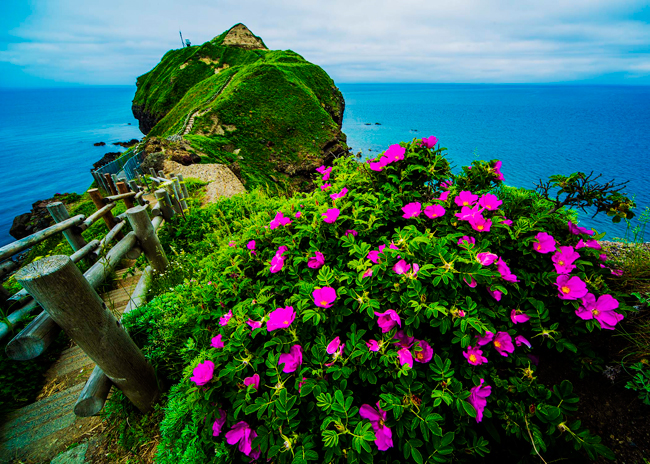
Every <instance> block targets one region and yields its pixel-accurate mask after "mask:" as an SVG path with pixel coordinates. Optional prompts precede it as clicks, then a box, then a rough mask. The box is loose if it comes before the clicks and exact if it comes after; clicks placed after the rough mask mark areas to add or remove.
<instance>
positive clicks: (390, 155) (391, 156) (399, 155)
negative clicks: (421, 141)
mask: <svg viewBox="0 0 650 464" xmlns="http://www.w3.org/2000/svg"><path fill="white" fill-rule="evenodd" d="M405 154H406V148H404V147H402V146H400V145H398V144H395V145H391V146H390V147H388V150H386V153H384V156H382V159H383V158H385V159H386V165H388V164H390V163H394V162H395V161H401V160H403V159H404V155H405Z"/></svg>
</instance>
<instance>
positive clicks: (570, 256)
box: [551, 246, 580, 274]
mask: <svg viewBox="0 0 650 464" xmlns="http://www.w3.org/2000/svg"><path fill="white" fill-rule="evenodd" d="M578 258H580V253H578V252H577V251H575V250H574V249H573V247H570V246H562V247H560V250H559V251H558V252H557V253H555V254H554V255H553V257H552V258H551V261H553V265H554V266H555V271H556V272H557V273H558V274H569V273H571V271H572V270H574V269H575V268H576V267H575V265H574V264H573V262H574V261H575V260H576V259H578Z"/></svg>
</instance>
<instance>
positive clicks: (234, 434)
mask: <svg viewBox="0 0 650 464" xmlns="http://www.w3.org/2000/svg"><path fill="white" fill-rule="evenodd" d="M256 437H257V433H255V432H254V431H253V430H251V428H250V427H249V426H248V424H247V423H246V422H244V421H240V422H237V423H236V424H235V425H233V427H232V428H231V429H230V431H229V432H227V433H226V442H228V444H229V445H236V444H237V443H239V451H241V452H242V453H244V454H245V455H246V456H250V455H251V452H252V451H253V439H255V438H256Z"/></svg>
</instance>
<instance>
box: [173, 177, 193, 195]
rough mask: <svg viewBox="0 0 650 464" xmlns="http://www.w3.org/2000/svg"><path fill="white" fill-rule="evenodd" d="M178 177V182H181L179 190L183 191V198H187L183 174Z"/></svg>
mask: <svg viewBox="0 0 650 464" xmlns="http://www.w3.org/2000/svg"><path fill="white" fill-rule="evenodd" d="M176 177H178V180H180V181H181V188H182V189H183V198H189V197H190V194H189V193H188V192H187V185H185V181H184V180H183V174H178V175H176Z"/></svg>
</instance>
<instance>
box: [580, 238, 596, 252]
mask: <svg viewBox="0 0 650 464" xmlns="http://www.w3.org/2000/svg"><path fill="white" fill-rule="evenodd" d="M584 247H587V248H593V249H594V250H600V249H602V247H601V246H600V243H598V240H594V239H591V240H587V241H586V242H585V241H583V240H582V239H580V241H578V244H577V245H576V250H578V249H580V248H584Z"/></svg>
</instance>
